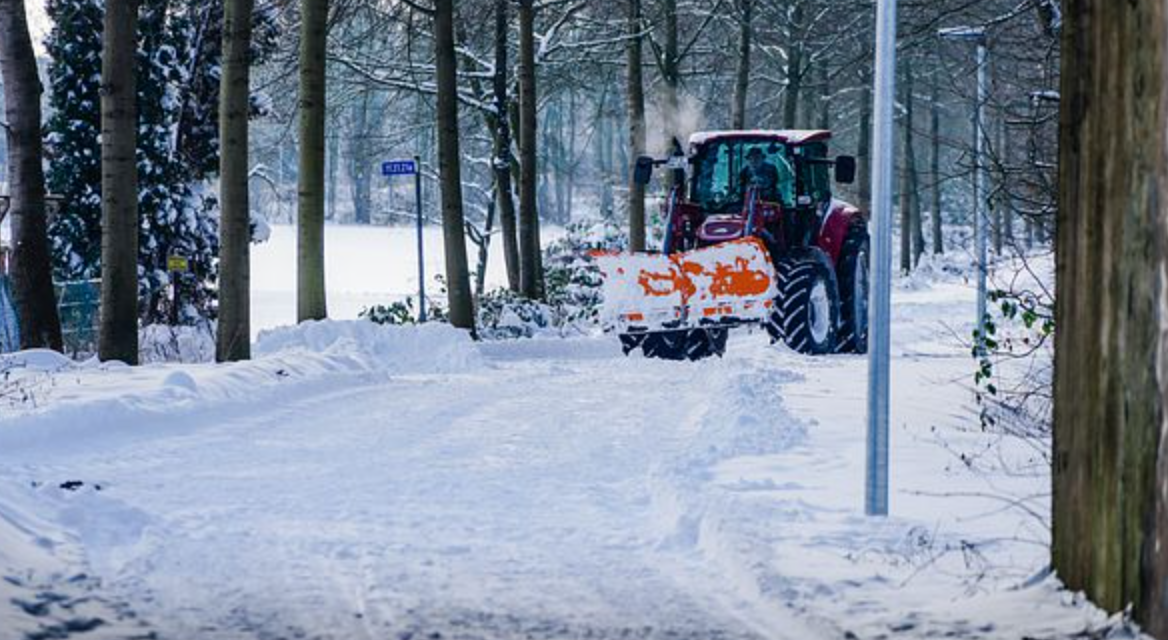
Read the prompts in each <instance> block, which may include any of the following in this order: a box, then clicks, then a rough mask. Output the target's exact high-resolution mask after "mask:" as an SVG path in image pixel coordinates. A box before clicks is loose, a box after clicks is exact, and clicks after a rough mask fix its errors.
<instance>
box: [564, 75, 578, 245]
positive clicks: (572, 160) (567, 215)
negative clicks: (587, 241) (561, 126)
mask: <svg viewBox="0 0 1168 640" xmlns="http://www.w3.org/2000/svg"><path fill="white" fill-rule="evenodd" d="M576 106H577V105H576V89H575V88H574V87H569V88H568V132H567V136H568V143H567V145H565V147H564V152H565V154H564V164H565V167H564V173H565V176H566V179H565V181H564V191H565V208H564V224H565V225H568V224H571V223H572V205H573V203H574V202H575V200H576V127H577V124H576V123H577V119H576Z"/></svg>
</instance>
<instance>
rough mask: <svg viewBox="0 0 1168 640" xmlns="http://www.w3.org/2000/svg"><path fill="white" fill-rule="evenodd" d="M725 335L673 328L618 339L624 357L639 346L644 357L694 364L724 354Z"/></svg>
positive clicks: (726, 330) (701, 330)
mask: <svg viewBox="0 0 1168 640" xmlns="http://www.w3.org/2000/svg"><path fill="white" fill-rule="evenodd" d="M728 333H729V330H728V329H673V330H670V331H653V332H650V333H644V334H622V335H621V337H620V338H621V348H622V349H623V350H624V352H625V355H628V354H629V352H631V351H633V350H634V349H636V348H637V347H640V348H641V353H643V354H644V355H645V357H646V358H655V359H658V360H691V361H697V360H703V359H705V358H709V357H711V356H721V355H722V354H724V353H725V352H726V341H727V337H728Z"/></svg>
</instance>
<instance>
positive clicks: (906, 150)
mask: <svg viewBox="0 0 1168 640" xmlns="http://www.w3.org/2000/svg"><path fill="white" fill-rule="evenodd" d="M902 77H903V78H904V81H903V82H902V83H901V91H902V93H901V96H900V100H901V104H903V105H904V118H903V119H902V120H901V131H902V132H903V136H904V137H903V147H902V149H901V153H902V154H903V155H902V157H903V158H904V166H902V167H901V169H900V270H901V272H902V273H905V274H907V273H910V272H911V271H912V268H913V236H914V235H915V233H914V226H915V225H914V224H913V195H914V194H913V172H914V166H913V165H914V164H915V163H914V162H913V128H912V124H913V82H912V66H911V65H910V64H909V63H908V61H905V64H904V73H903V74H902Z"/></svg>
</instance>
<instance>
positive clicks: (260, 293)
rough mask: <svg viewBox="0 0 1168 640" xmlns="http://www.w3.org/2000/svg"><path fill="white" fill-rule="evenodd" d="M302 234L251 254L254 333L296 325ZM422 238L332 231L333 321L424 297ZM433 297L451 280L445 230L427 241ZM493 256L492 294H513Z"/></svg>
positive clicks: (328, 230)
mask: <svg viewBox="0 0 1168 640" xmlns="http://www.w3.org/2000/svg"><path fill="white" fill-rule="evenodd" d="M296 232H297V228H296V227H295V226H290V225H273V226H272V227H271V233H272V235H271V238H270V239H269V240H268V241H267V242H264V243H262V244H258V245H255V246H254V247H252V253H251V261H252V277H251V312H252V322H251V326H252V332H253V335H255V334H258V333H259V332H260V331H263V330H265V329H273V328H276V327H280V326H284V325H288V324H292V323H295V322H296ZM416 233H417V232H416V231H415V230H414V228H413V227H409V226H398V227H384V226H370V225H331V224H330V225H327V226H326V227H325V270H324V272H325V279H326V285H327V287H328V305H329V317H330V318H335V319H340V320H348V319H353V318H356V317H357V314H359V313H360V312H361V311H362V310H363V309H365V308H366V307H370V306H373V305H377V304H388V303H390V302H395V301H398V300H404V299H405V298H406V297H414V298H416V297H417V295H418V275H417V274H418V269H417V259H418V258H417V256H418V253H417V246H416V245H417V239H416V236H415V234H416ZM563 233H564V231H563V229H562V228H559V227H554V226H550V225H545V226H544V227H543V228H541V229H540V238H541V239H542V240H543V243H544V244H545V245H546V244H547V243H549V242H552V241H554V240H555V239H557V238H559V237H560V236H562V235H563ZM423 244H424V247H425V249H424V253H425V264H426V297H427V298H435V299H437V300H441V301H442V303H443V304H444V305H445V300H443V299H442V298H443V295H444V294H443V293H442V292H441V291H440V290H439V285H438V283H436V282H435V280H434V278H435V276H438V275H442V274H444V273H445V272H446V265H445V262H444V261H445V253H444V251H443V247H442V227H440V226H436V225H429V226H427V227H425V229H424V233H423ZM466 246H467V257H468V259H469V260H470V267H471V269H472V270H473V269H476V268H477V267H478V247H477V246H476V245H474V243H472V242H470V241H469V240H468V241H467V245H466ZM491 249H492V250H491V251H490V252H489V254H488V256H489V259H488V262H487V275H486V286H487V288H488V289H492V288H495V287H502V286H506V284H507V271H506V267H505V266H504V264H503V252H502V251H499V250H498V244H497V243H496V244H495V245H494V246H492V248H491Z"/></svg>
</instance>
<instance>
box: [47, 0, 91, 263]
mask: <svg viewBox="0 0 1168 640" xmlns="http://www.w3.org/2000/svg"><path fill="white" fill-rule="evenodd" d="M46 10H47V12H48V15H49V18H51V19H52V21H53V24H54V26H53V30H52V33H50V35H49V37H48V39H47V40H46V42H45V46H46V47H45V48H46V53H47V54H48V56H49V58H50V59H51V60H52V62H51V63H50V65H49V85H50V94H49V104H50V105H51V107H52V115H51V117H50V118H49V121H48V123H47V128H48V132H49V134H48V137H47V142H48V144H47V147H46V155H47V157H48V160H49V167H48V174H47V176H46V178H47V183H48V184H47V186H48V189H49V192H50V193H53V194H56V195H60V196H62V198H63V199H62V201H61V206H60V209H59V210H58V212H57V216H56V218H55V219H54V220H53V224H52V226H51V228H50V230H49V237H50V238H51V239H52V243H53V275H54V277H55V278H56V279H57V280H60V281H68V280H83V279H90V278H96V277H98V274H99V272H100V268H101V266H100V265H101V142H100V138H99V135H100V133H101V95H100V90H101V33H102V22H101V21H102V16H104V15H105V9H104V1H103V0H49V2H48V4H47V6H46Z"/></svg>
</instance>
